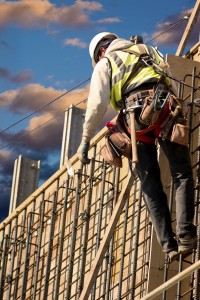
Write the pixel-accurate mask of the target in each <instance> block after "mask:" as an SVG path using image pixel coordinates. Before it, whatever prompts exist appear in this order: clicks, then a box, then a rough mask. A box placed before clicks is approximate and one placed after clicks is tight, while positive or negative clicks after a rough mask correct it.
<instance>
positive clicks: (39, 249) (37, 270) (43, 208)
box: [31, 192, 45, 300]
mask: <svg viewBox="0 0 200 300" xmlns="http://www.w3.org/2000/svg"><path fill="white" fill-rule="evenodd" d="M44 210H45V201H44V192H43V193H42V201H41V204H40V225H39V232H38V242H37V256H36V261H35V269H34V275H33V278H34V281H33V292H32V296H31V299H32V300H36V294H37V283H38V273H39V264H40V252H41V247H42V234H43V229H44Z"/></svg>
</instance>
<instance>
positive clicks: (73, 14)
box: [0, 0, 102, 27]
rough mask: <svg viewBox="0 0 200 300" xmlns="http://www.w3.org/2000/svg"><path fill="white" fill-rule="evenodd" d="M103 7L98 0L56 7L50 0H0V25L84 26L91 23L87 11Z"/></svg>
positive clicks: (79, 0)
mask: <svg viewBox="0 0 200 300" xmlns="http://www.w3.org/2000/svg"><path fill="white" fill-rule="evenodd" d="M101 9H102V5H101V4H100V3H98V2H95V1H91V2H87V1H86V2H84V1H81V0H77V1H75V4H73V5H71V6H67V5H62V6H61V7H56V5H55V4H52V3H51V2H50V1H49V0H45V1H43V0H19V1H12V2H10V1H0V26H1V27H3V26H5V25H7V24H9V23H14V24H16V25H19V26H23V27H43V26H47V25H48V24H51V23H54V24H62V25H64V26H73V27H76V26H83V25H88V24H89V19H88V14H87V12H89V11H91V12H95V11H99V10H101Z"/></svg>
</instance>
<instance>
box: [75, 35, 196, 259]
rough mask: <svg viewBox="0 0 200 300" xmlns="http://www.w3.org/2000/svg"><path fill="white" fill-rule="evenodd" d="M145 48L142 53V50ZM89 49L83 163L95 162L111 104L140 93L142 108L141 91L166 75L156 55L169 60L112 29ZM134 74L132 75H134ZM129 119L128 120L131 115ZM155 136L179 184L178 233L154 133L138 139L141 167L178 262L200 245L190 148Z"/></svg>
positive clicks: (155, 217)
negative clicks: (98, 134) (96, 140)
mask: <svg viewBox="0 0 200 300" xmlns="http://www.w3.org/2000/svg"><path fill="white" fill-rule="evenodd" d="M132 50H134V51H132ZM141 50H142V55H140V54H141ZM89 53H90V56H91V58H92V65H93V67H94V70H93V74H92V78H91V85H90V92H89V97H88V102H87V111H86V115H85V122H84V126H83V134H82V141H81V144H80V146H79V149H78V151H77V154H78V157H79V159H80V160H81V162H82V163H83V164H88V163H89V162H90V160H89V158H88V150H89V146H90V140H91V138H92V137H93V136H94V134H95V131H96V129H97V128H98V126H99V124H100V122H101V121H102V118H103V116H104V114H105V113H106V110H107V106H108V105H109V103H110V104H111V106H112V107H113V108H114V109H115V110H121V109H122V108H124V105H125V108H126V99H127V98H128V97H129V96H130V95H136V96H137V95H139V96H138V97H135V98H134V99H136V98H137V103H136V106H137V110H138V107H139V110H138V111H139V112H141V110H142V107H143V96H142V92H143V91H145V93H144V94H145V97H146V92H147V93H148V91H150V90H152V89H154V90H155V88H156V86H157V85H158V82H159V80H160V78H161V76H162V75H161V73H160V72H159V71H158V70H157V69H156V68H155V67H153V66H152V63H149V61H150V62H151V60H153V61H155V62H156V64H157V65H161V64H162V63H164V59H163V56H162V55H161V53H160V52H158V51H157V50H156V49H155V48H154V47H151V46H147V45H144V44H141V45H139V44H138V45H137V44H134V43H133V42H132V41H129V40H124V39H121V38H119V37H118V36H117V35H116V34H113V33H110V32H102V33H99V34H97V35H96V36H95V37H94V38H93V39H92V40H91V43H90V46H89ZM138 53H139V55H138ZM143 58H145V60H144V59H143ZM130 74H131V76H129V75H130ZM165 85H166V86H167V88H168V89H170V88H172V85H171V86H170V81H169V78H167V77H166V78H165ZM137 110H136V122H135V124H136V128H137V129H138V128H139V129H141V130H142V129H143V128H145V126H144V124H142V123H141V122H140V120H139V118H138V113H137ZM126 122H127V124H128V125H129V119H128V116H127V118H126ZM145 138H146V139H145ZM156 138H158V139H157V140H158V142H159V144H160V146H161V147H162V149H163V150H164V153H165V155H166V156H167V158H168V161H169V165H170V170H171V175H172V178H173V182H174V184H175V187H176V219H177V228H176V237H175V235H174V233H173V231H172V226H171V216H170V211H169V208H168V204H167V196H166V194H165V193H164V191H163V186H162V183H161V179H160V169H159V165H158V161H157V147H156V144H155V136H153V132H150V133H148V134H147V135H146V137H145V136H144V137H143V138H142V140H138V141H137V154H138V162H137V164H136V169H137V173H138V176H139V178H140V181H141V187H142V191H143V194H144V201H145V204H146V207H147V210H148V212H149V214H150V218H151V221H152V223H153V226H154V229H155V232H156V234H157V238H158V241H159V243H160V245H161V246H162V249H163V251H164V252H165V253H167V254H168V257H169V260H170V261H173V260H174V259H176V258H177V257H178V255H179V253H190V252H192V251H193V249H194V248H195V246H196V228H195V226H194V224H193V217H194V181H193V177H192V170H191V163H190V156H189V151H188V147H187V146H183V145H180V144H177V143H172V142H170V141H169V140H167V139H165V140H163V139H161V138H159V137H158V136H156ZM152 139H153V142H152Z"/></svg>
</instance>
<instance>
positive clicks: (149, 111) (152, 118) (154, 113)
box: [140, 97, 160, 126]
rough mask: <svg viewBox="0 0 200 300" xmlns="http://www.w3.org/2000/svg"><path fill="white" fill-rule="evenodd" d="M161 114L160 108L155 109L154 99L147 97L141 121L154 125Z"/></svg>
mask: <svg viewBox="0 0 200 300" xmlns="http://www.w3.org/2000/svg"><path fill="white" fill-rule="evenodd" d="M159 116H160V111H159V110H154V99H153V98H152V97H146V98H145V99H144V104H143V108H142V111H141V114H140V122H142V123H143V124H145V125H148V126H149V125H154V124H155V123H156V122H157V121H158V118H159Z"/></svg>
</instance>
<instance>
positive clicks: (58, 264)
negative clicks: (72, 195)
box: [53, 179, 69, 299]
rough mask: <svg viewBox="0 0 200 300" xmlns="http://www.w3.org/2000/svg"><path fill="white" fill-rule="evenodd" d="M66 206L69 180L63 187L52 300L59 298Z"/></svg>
mask: <svg viewBox="0 0 200 300" xmlns="http://www.w3.org/2000/svg"><path fill="white" fill-rule="evenodd" d="M68 204H69V179H67V180H66V186H65V197H64V204H63V211H62V219H61V231H60V234H59V248H58V256H57V261H56V278H55V289H54V294H53V295H54V296H53V299H58V297H59V286H60V276H61V265H62V257H63V244H64V236H65V224H66V214H67V207H68Z"/></svg>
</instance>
